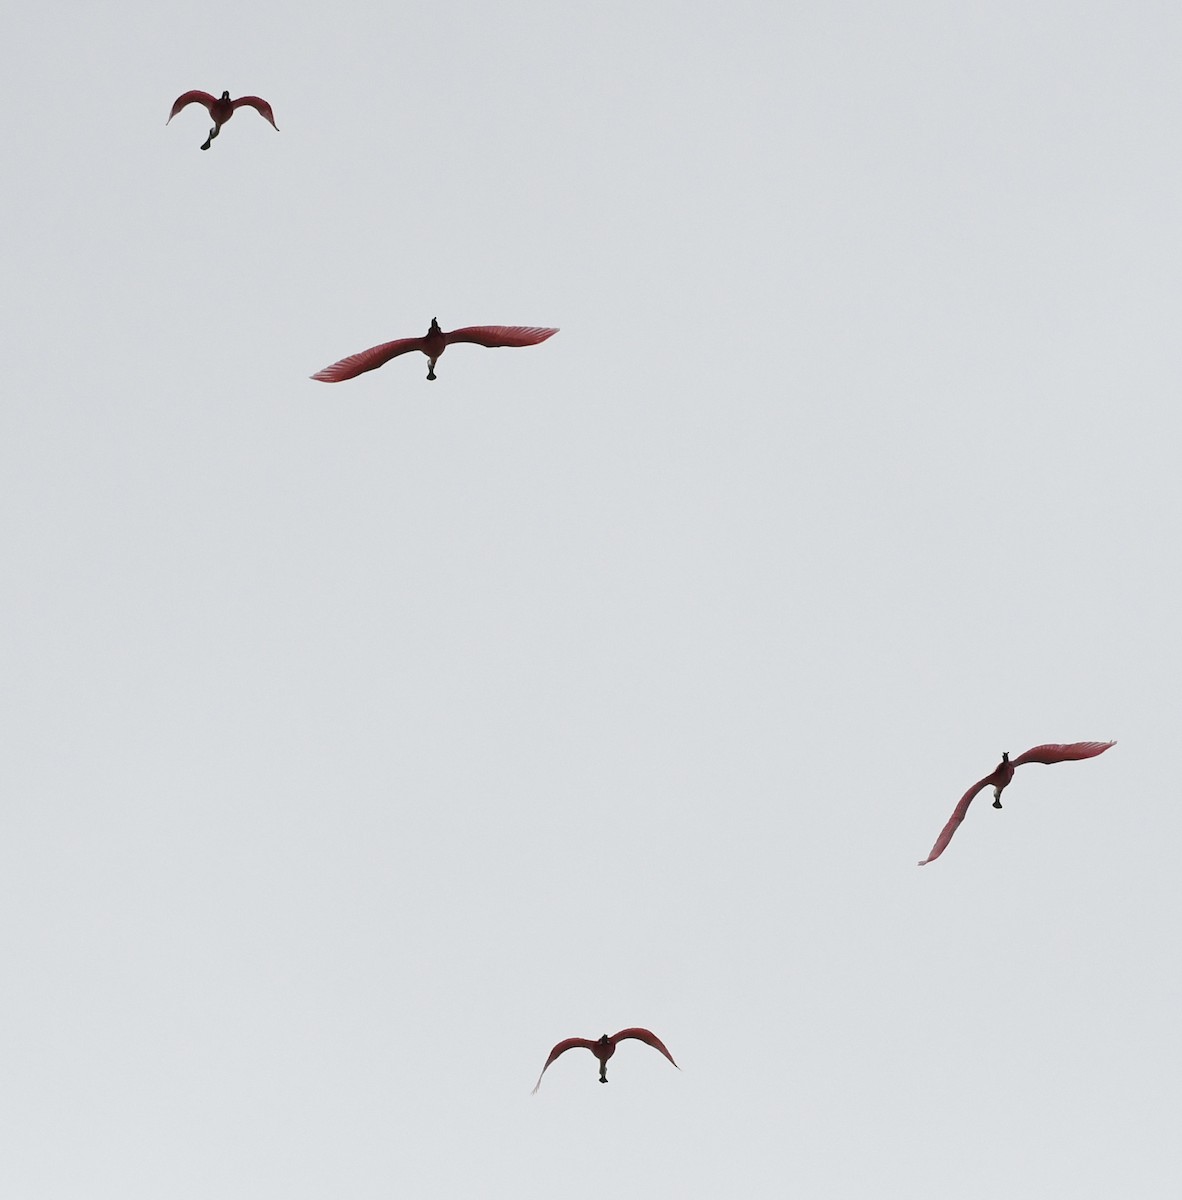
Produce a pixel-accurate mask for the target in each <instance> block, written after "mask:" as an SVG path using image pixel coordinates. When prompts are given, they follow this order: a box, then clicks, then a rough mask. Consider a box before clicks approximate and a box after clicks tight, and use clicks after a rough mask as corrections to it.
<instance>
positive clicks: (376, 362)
mask: <svg viewBox="0 0 1182 1200" xmlns="http://www.w3.org/2000/svg"><path fill="white" fill-rule="evenodd" d="M557 332H558V330H557V329H543V328H541V327H540V326H537V325H467V326H465V327H464V328H463V329H453V330H452V331H451V332H450V333H445V332H444V331H443V330H442V329H440V328H439V321H438V319H437V318H435V317H432V318H431V328H430V329H428V330H427V333H426V336H425V337H417V338H399V339H398V340H397V341H396V342H385V343H384V344H383V345H381V346H371V347H370V348H369V349H368V350H362V351H361V352H360V353H359V354H350V355H349V357H348V358H342V359H341V361H340V362H335V363H333V364H332V366H331V367H325V368H324V370H323V371H317V372H316V374H315V375H313V376H312V378H313V379H319V380H320V382H321V383H341V382H342V381H343V380H346V379H352V378H354V377H355V376H357V375H363V374H364V373H365V372H366V371H373V370H375V369H376V368H377V367H380V366H384V365H385V364H386V363H388V362H389V361H390V359H392V358H397V357H398V356H399V355H400V354H406V353H408V352H409V351H411V350H419V351H421V352H422V353H423V354H425V355H426V356H427V359H428V363H427V378H428V379H434V378H435V364H436V362H437V361H438V360H439V356H440V355H441V354H442V353H443V352H444V350H446V349H447V348H448V346H450V345H452V344H453V343H454V342H475V343H476V345H478V346H536V345H537V344H538V343H539V342H544V341H545V340H546V339H547V338H548V337H553V336H554V334H556V333H557Z"/></svg>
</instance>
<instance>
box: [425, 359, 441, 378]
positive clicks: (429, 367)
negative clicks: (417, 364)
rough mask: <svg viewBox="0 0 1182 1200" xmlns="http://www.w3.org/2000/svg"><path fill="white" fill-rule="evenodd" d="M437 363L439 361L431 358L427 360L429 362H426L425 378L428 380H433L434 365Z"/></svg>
mask: <svg viewBox="0 0 1182 1200" xmlns="http://www.w3.org/2000/svg"><path fill="white" fill-rule="evenodd" d="M438 361H439V360H438V359H437V358H432V359H429V360H428V362H427V378H428V379H434V378H435V364H436V363H437V362H438Z"/></svg>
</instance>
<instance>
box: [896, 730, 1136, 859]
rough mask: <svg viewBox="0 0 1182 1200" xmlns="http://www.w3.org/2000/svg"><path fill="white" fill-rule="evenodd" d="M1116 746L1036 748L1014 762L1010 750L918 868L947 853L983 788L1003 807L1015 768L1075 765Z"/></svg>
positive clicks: (965, 802)
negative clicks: (1002, 799)
mask: <svg viewBox="0 0 1182 1200" xmlns="http://www.w3.org/2000/svg"><path fill="white" fill-rule="evenodd" d="M1115 745H1116V743H1115V742H1069V743H1068V744H1067V745H1065V746H1063V745H1055V744H1051V745H1047V746H1035V747H1034V749H1032V750H1027V751H1026V753H1025V754H1019V755H1018V757H1017V758H1015V759H1013V760H1012V761H1011V759H1010V755H1009V752H1008V751H1007V752H1006V753H1005V754H1003V755H1002V756H1001V762H999V763H998V764H997V766H996V767H994V769H993V770H992V771H991V772H990V773H989V774H988V775H986V776H985V778H984V779H979V780H977V782H976V783H974V784H973V786H972V787H971V788H969V790H968V791H967V792H965V794H964V795H963V796H961V798H960V803H959V804H958V805H957V806H956V808H955V809H954V810H953V812H952V816H951V817H949V818H948V824H947V825H945V826H944V828H943V829H942V830H940V836H939V837H938V838H936V844H935V845H934V846H933V847H932V852H931V853H930V854H929V855H928V856H927V858H925V859H924V860H923V861H922V862H921V863H920V864H919V865H920V866H921V867H923V866H926V865H927V864H928V863H930V862H933V861H934V860H935V859H937V858H939V857H940V855H941V854H943V853H944V851H945V849H947V847H948V843H949V842H950V841H952V835H953V834H954V833H955V832H956V829H957V826H959V825H960V823H961V821H963V820H964V815H965V813H967V812H968V811H969V805H970V804H972V802H973V797H974V796H975V795H976V794H977V793H978V792H979V791H981V789H982V788H987V787H992V788H993V807H994V808H1001V794H1002V792H1004V791H1005V789H1006V788H1007V787H1008V786H1009V782H1010V780H1011V779H1013V778H1014V770H1015V768H1016V767H1021V766H1024V765H1025V764H1026V763H1059V762H1075V761H1076V760H1077V759H1081V758H1095V757H1096V755H1097V754H1103V753H1104V751H1105V750H1107V749H1108V748H1109V746H1115Z"/></svg>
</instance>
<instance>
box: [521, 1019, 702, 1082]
mask: <svg viewBox="0 0 1182 1200" xmlns="http://www.w3.org/2000/svg"><path fill="white" fill-rule="evenodd" d="M626 1038H636V1039H637V1041H641V1042H644V1043H645V1045H646V1046H651V1047H652V1048H653V1049H654V1050H659V1051H660V1052H661V1053H662V1054H663V1055H664V1056H665V1057H666V1058H667V1059H668V1060H669V1061H670V1062H671V1063H673V1065H674V1066H675V1067H677V1064H676V1063H675V1062H673V1055H672V1054H670V1053H669V1051H668V1050H667V1049H666V1048H665V1043H664V1042H662V1041H661V1039H660V1038H659V1037H657V1035H656V1034H655V1033H653V1032H652V1030H651V1029H641V1028H640V1027H639V1026H631V1027H629V1028H628V1029H621V1030H620V1032H619V1033H615V1034H612V1036H611V1037H608V1035H607V1034H606V1033H605V1034H604V1035H603V1037H601V1038H599V1039H598V1040H597V1041H592V1040H591V1039H590V1038H579V1037H573V1038H566V1039H565V1040H564V1041H561V1042H559V1043H558V1045H557V1046H555V1047H554V1049H553V1050H551V1051H550V1057H549V1058H547V1059H546V1065H545V1066H544V1067H543V1068H542V1075H545V1074H546V1071H547V1069H548V1068H549V1066H550V1064H551V1063H552V1062H553V1061H554V1060H555V1059H556V1058H558V1056H559V1055H561V1054H565V1053H566V1052H567V1051H568V1050H574V1049H576V1048H578V1049H581V1050H590V1051H591V1053H592V1054H594V1055H595V1057H596V1058H597V1059H599V1082H600V1083H607V1060H608V1059H609V1058H611V1056H612V1055H613V1054H615V1052H616V1045H617V1043H619V1042H622V1041H624V1040H625V1039H626ZM677 1069H678V1070H679V1071H680V1070H681V1068H680V1067H677ZM542 1075H539V1076H538V1082H537V1083H535V1084H534V1091H535V1092H536V1091H537V1090H538V1088H540V1087H541V1086H542Z"/></svg>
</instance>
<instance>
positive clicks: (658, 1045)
mask: <svg viewBox="0 0 1182 1200" xmlns="http://www.w3.org/2000/svg"><path fill="white" fill-rule="evenodd" d="M625 1038H636V1039H637V1040H638V1041H641V1042H644V1043H645V1045H647V1046H652V1048H653V1049H654V1050H660V1052H661V1053H662V1054H663V1055H664V1056H665V1057H666V1058H667V1059H668V1060H669V1061H670V1062H671V1063H673V1065H674V1066H675V1067H677V1064H676V1063H675V1062H673V1055H672V1054H670V1053H669V1051H668V1050H666V1049H665V1043H664V1042H663V1041H661V1039H660V1038H659V1037H657V1035H656V1034H655V1033H653V1032H652V1030H650V1029H621V1030H620V1032H619V1033H617V1034H616V1035H615V1036H614V1037H613V1038H612V1041H613V1042H622V1041H623V1040H624V1039H625ZM677 1069H678V1070H679V1071H680V1070H681V1068H680V1067H677Z"/></svg>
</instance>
